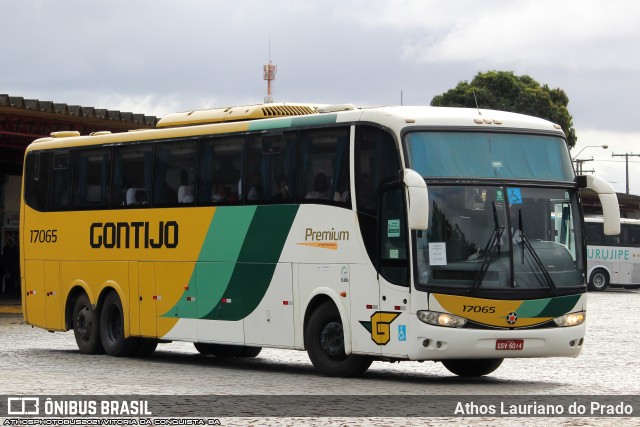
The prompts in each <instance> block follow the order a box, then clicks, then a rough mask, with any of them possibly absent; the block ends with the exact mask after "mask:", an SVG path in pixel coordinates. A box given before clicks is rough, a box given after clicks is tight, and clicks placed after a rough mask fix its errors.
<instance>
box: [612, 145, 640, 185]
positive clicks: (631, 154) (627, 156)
mask: <svg viewBox="0 0 640 427" xmlns="http://www.w3.org/2000/svg"><path fill="white" fill-rule="evenodd" d="M623 156H624V161H625V163H626V169H627V194H629V157H634V156H635V157H640V154H633V153H624V154H613V153H611V157H623Z"/></svg>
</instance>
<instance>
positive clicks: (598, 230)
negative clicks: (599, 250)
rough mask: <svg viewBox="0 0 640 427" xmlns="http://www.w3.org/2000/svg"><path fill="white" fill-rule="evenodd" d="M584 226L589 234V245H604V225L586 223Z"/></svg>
mask: <svg viewBox="0 0 640 427" xmlns="http://www.w3.org/2000/svg"><path fill="white" fill-rule="evenodd" d="M584 225H585V230H586V234H587V244H589V245H602V244H603V243H604V234H603V231H602V224H601V223H597V222H586V223H585V224H584Z"/></svg>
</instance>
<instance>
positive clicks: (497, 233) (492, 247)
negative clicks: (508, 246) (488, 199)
mask: <svg viewBox="0 0 640 427" xmlns="http://www.w3.org/2000/svg"><path fill="white" fill-rule="evenodd" d="M492 205H493V223H494V228H493V232H492V233H491V237H489V241H488V242H487V245H486V246H485V248H484V253H483V257H482V264H481V265H480V269H479V270H478V273H477V274H476V278H475V280H474V281H473V285H472V286H471V288H469V293H472V292H475V291H476V290H477V289H478V288H479V287H480V284H481V283H482V281H483V280H484V276H486V274H487V271H488V270H489V266H490V265H491V263H492V262H493V259H494V253H495V252H496V251H497V252H498V257H499V256H500V246H501V245H500V240H501V239H502V233H504V229H505V228H504V227H500V224H498V211H497V210H496V203H495V202H492Z"/></svg>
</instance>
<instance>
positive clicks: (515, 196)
mask: <svg viewBox="0 0 640 427" xmlns="http://www.w3.org/2000/svg"><path fill="white" fill-rule="evenodd" d="M507 196H508V197H509V203H511V204H512V205H521V204H522V194H521V193H520V189H519V188H507Z"/></svg>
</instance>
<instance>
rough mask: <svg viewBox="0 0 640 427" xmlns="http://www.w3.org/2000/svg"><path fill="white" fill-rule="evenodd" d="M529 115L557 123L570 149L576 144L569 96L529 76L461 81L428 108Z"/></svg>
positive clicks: (493, 74)
mask: <svg viewBox="0 0 640 427" xmlns="http://www.w3.org/2000/svg"><path fill="white" fill-rule="evenodd" d="M474 93H475V95H476V98H477V100H478V106H479V107H480V108H490V109H494V110H502V111H510V112H514V113H521V114H528V115H530V116H536V117H540V118H543V119H546V120H549V121H551V122H553V123H557V124H558V125H560V126H561V127H562V129H563V130H564V132H565V134H566V135H567V144H568V146H569V148H573V147H574V146H575V145H576V141H577V139H578V138H577V137H576V131H575V129H574V128H573V120H572V117H571V114H569V110H568V109H567V105H568V104H569V97H568V96H567V94H566V93H564V91H563V90H562V89H558V88H556V89H551V88H549V86H548V85H546V84H544V85H540V83H538V82H537V81H535V80H534V79H532V78H531V77H529V76H527V75H524V76H516V75H514V74H513V72H511V71H487V72H486V73H478V74H477V75H476V76H475V77H474V78H473V80H471V83H469V82H467V81H466V80H465V81H462V82H460V83H458V85H457V86H456V87H455V88H453V89H450V90H448V91H447V92H445V93H443V94H441V95H436V96H435V97H434V98H433V99H432V100H431V105H433V106H439V107H471V108H475V107H476V101H475V99H474V97H473V94H474Z"/></svg>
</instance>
